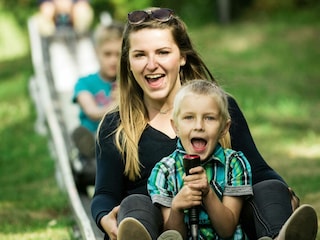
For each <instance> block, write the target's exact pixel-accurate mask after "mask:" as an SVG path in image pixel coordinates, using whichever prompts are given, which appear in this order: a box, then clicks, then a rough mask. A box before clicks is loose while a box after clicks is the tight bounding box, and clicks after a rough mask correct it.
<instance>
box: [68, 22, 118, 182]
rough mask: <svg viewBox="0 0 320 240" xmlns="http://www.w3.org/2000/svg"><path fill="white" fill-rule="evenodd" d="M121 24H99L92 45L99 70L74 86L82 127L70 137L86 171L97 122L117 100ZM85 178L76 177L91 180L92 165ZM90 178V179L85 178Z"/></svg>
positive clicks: (91, 154)
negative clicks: (89, 172)
mask: <svg viewBox="0 0 320 240" xmlns="http://www.w3.org/2000/svg"><path fill="white" fill-rule="evenodd" d="M122 31H123V24H121V23H117V22H113V23H111V24H110V25H108V26H103V25H99V26H98V27H97V28H96V30H95V33H94V46H95V50H96V55H97V59H98V62H99V66H100V69H99V71H98V72H96V73H93V74H90V75H88V76H85V77H81V78H80V79H79V80H78V81H77V83H76V85H75V88H74V96H73V102H74V103H78V104H79V105H80V113H79V118H80V122H81V126H79V127H78V128H76V129H75V130H74V132H73V134H72V138H73V140H74V142H75V144H76V147H77V148H78V150H79V155H80V159H81V160H82V162H83V165H84V166H83V167H82V169H83V170H85V171H89V170H88V169H91V168H87V167H86V166H85V165H86V163H87V162H88V160H89V162H95V161H94V159H95V138H94V135H95V133H96V130H97V128H98V125H99V122H100V120H101V118H102V117H103V115H104V114H105V112H106V111H107V110H108V108H110V107H112V105H113V104H114V103H115V101H116V98H117V97H116V95H117V91H116V88H117V83H116V75H117V68H118V63H119V57H120V51H121V42H122ZM90 171H91V172H94V174H93V173H92V174H85V173H84V174H85V175H87V176H86V177H79V178H80V179H83V180H84V181H85V182H88V183H90V184H93V183H94V178H95V164H94V166H92V169H91V170H90ZM87 178H89V179H87Z"/></svg>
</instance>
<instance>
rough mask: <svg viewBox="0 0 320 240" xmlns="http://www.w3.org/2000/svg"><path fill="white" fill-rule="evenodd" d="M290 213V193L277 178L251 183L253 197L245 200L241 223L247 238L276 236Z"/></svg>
mask: <svg viewBox="0 0 320 240" xmlns="http://www.w3.org/2000/svg"><path fill="white" fill-rule="evenodd" d="M291 214H292V206H291V193H290V192H289V190H288V187H287V186H286V185H285V184H284V183H283V182H281V181H279V180H265V181H262V182H259V183H257V184H255V185H253V197H252V198H250V199H249V200H248V201H246V202H245V204H244V206H243V210H242V213H241V224H242V226H243V228H244V230H245V232H246V234H247V236H248V237H249V239H258V238H260V237H263V236H269V237H271V238H274V237H276V236H277V235H278V234H279V232H280V229H281V227H282V226H283V224H284V223H285V222H286V220H287V219H288V218H289V217H290V215H291Z"/></svg>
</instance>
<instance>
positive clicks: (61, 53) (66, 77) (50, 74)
mask: <svg viewBox="0 0 320 240" xmlns="http://www.w3.org/2000/svg"><path fill="white" fill-rule="evenodd" d="M28 30H29V38H30V46H31V54H32V63H33V67H34V76H33V77H31V79H30V81H29V91H30V95H31V97H32V98H33V101H34V104H35V107H36V111H37V120H36V123H35V129H36V131H37V132H38V133H40V134H48V135H49V136H50V140H51V143H52V147H53V150H54V151H53V153H54V156H55V161H56V168H57V170H56V173H57V174H56V175H57V180H58V183H59V185H60V187H61V188H62V189H63V190H64V191H65V192H66V193H67V195H68V198H69V202H70V205H71V208H72V211H73V214H74V218H75V220H76V222H77V224H78V225H77V228H78V229H79V232H80V235H81V239H85V240H100V239H103V234H102V232H101V231H100V230H99V229H98V228H97V227H96V225H95V223H94V222H93V220H92V217H91V213H90V200H91V199H90V197H89V196H87V195H81V194H79V192H78V191H77V188H76V184H75V181H74V178H73V174H72V168H71V159H70V158H71V155H72V149H74V146H72V141H71V137H70V134H71V131H72V130H73V129H74V128H75V127H76V126H78V124H79V120H78V115H77V114H78V111H79V109H78V106H77V105H76V104H73V103H72V101H71V97H72V92H73V86H74V84H75V82H76V80H77V79H78V77H79V76H81V75H86V74H88V73H92V72H94V71H96V70H97V66H98V64H97V61H96V59H95V55H94V51H93V47H92V44H91V40H90V38H89V37H84V38H82V39H76V38H74V40H75V41H71V40H72V39H69V40H68V39H65V38H63V37H61V36H60V37H58V38H55V37H53V38H51V39H50V40H48V39H44V38H42V37H41V36H40V34H39V32H38V28H37V24H36V18H35V17H31V18H30V19H29V20H28Z"/></svg>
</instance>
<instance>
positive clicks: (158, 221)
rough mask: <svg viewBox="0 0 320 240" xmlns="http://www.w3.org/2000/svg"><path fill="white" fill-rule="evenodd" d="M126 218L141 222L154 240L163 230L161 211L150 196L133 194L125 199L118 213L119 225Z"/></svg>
mask: <svg viewBox="0 0 320 240" xmlns="http://www.w3.org/2000/svg"><path fill="white" fill-rule="evenodd" d="M126 217H133V218H135V219H137V220H139V221H140V222H141V223H142V224H143V225H144V226H145V228H146V229H147V230H148V232H149V233H150V235H151V237H152V239H157V237H158V236H159V234H160V232H161V230H162V226H163V218H162V214H161V211H160V209H159V208H157V207H156V206H155V205H154V204H153V203H152V201H151V198H150V197H149V196H146V195H143V194H132V195H129V196H128V197H126V198H125V199H123V201H122V202H121V204H120V209H119V212H118V224H119V223H120V222H121V221H122V220H123V219H124V218H126Z"/></svg>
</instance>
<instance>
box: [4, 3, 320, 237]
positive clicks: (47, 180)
mask: <svg viewBox="0 0 320 240" xmlns="http://www.w3.org/2000/svg"><path fill="white" fill-rule="evenodd" d="M318 12H319V11H318V10H317V9H314V10H312V11H299V12H298V13H286V15H282V16H281V15H280V14H279V15H276V16H274V17H273V18H270V19H268V18H257V19H255V20H254V21H253V20H251V21H243V22H239V23H236V24H233V25H230V26H225V27H222V26H217V25H207V26H203V27H200V28H198V29H190V31H191V36H192V39H193V40H194V43H195V45H196V47H197V49H198V50H199V52H200V54H201V55H202V56H203V58H204V59H205V61H206V63H207V64H208V66H209V67H210V69H211V70H212V72H213V73H214V75H215V76H216V78H217V79H218V81H219V83H220V84H221V85H222V86H223V87H224V88H225V89H226V90H227V91H228V92H230V93H231V94H232V95H234V96H235V97H236V99H237V101H238V103H239V105H240V106H241V109H242V110H243V112H244V114H245V116H246V118H247V120H248V123H249V125H250V129H251V131H252V134H253V136H254V139H255V141H256V144H257V146H258V148H259V150H260V151H261V153H262V155H263V156H264V157H265V159H266V160H267V161H268V163H269V164H270V165H271V166H272V167H273V168H274V169H275V170H277V171H278V172H279V173H280V174H281V175H282V176H283V177H284V179H285V180H286V181H287V182H288V184H289V185H290V186H292V188H293V189H294V190H295V191H296V193H297V194H298V195H299V196H300V198H301V201H302V203H309V204H312V205H313V206H314V207H315V208H316V210H317V212H318V217H320V201H319V198H320V189H319V182H320V174H319V169H320V121H319V119H320V112H319V108H320V97H319V93H320V82H319V78H320V68H319V57H320V45H319V37H320V22H319V21H318V20H317V14H318ZM1 15H2V12H0V19H2V20H6V19H9V20H10V21H13V20H12V18H11V17H9V18H8V17H5V18H4V17H2V16H1ZM271 19H272V20H271ZM10 24H11V23H10ZM12 26H14V25H12ZM8 31H9V30H8ZM11 33H12V34H14V33H15V34H14V35H15V36H16V37H15V38H14V39H15V41H12V42H10V41H9V42H8V40H5V42H6V43H5V44H3V41H4V40H3V39H1V36H2V35H0V56H2V57H1V59H0V123H1V124H0V136H1V141H0V153H1V155H0V185H1V190H0V191H1V194H0V239H14V240H15V239H72V236H71V229H72V226H73V224H74V222H73V219H72V215H71V211H70V208H69V203H68V200H67V197H66V195H65V193H63V192H61V191H60V190H59V188H58V187H57V184H56V180H55V173H54V171H55V164H54V161H53V159H52V157H51V156H50V153H49V150H48V144H47V141H48V139H47V138H46V137H43V136H39V135H37V134H36V133H35V132H34V130H33V124H34V121H35V110H34V106H33V104H32V102H31V99H30V97H29V93H28V87H27V86H28V79H29V78H30V76H31V75H32V65H31V61H30V56H29V53H28V49H25V48H26V46H28V44H27V43H26V40H27V35H26V32H24V31H23V29H19V28H18V29H14V30H13V31H12V32H11ZM22 33H23V34H22ZM21 36H24V37H21ZM18 40H19V41H20V42H18V43H16V41H18ZM17 44H18V45H19V48H20V47H21V46H25V47H24V48H23V47H22V48H21V49H20V50H19V51H18V50H17V48H14V46H16V45H17ZM8 48H9V49H10V48H11V49H14V50H15V51H12V53H11V55H8ZM9 52H10V51H9ZM319 222H320V219H319ZM317 239H318V240H320V235H319V233H318V238H317Z"/></svg>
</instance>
